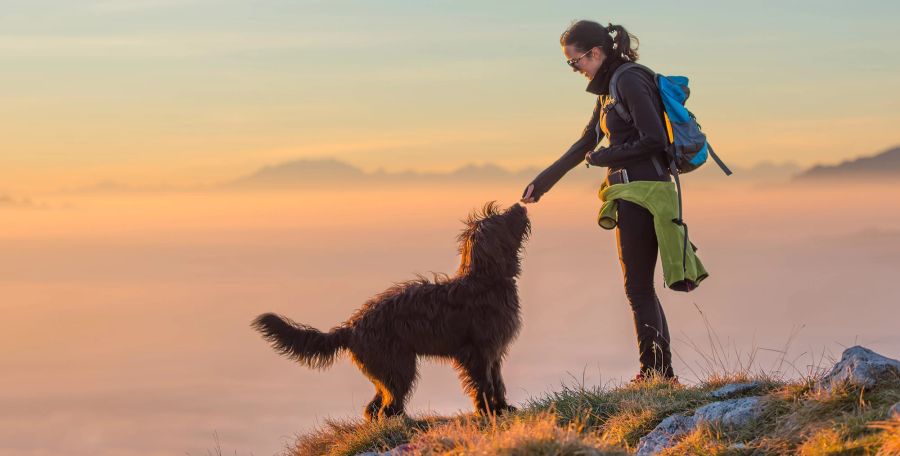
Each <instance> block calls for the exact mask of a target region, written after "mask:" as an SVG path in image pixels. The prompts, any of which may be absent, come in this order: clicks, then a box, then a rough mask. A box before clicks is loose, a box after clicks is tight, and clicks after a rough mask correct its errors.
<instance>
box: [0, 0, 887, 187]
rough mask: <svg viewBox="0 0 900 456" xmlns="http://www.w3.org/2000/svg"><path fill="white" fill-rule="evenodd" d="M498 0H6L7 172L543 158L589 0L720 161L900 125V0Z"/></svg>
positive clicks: (0, 130)
mask: <svg viewBox="0 0 900 456" xmlns="http://www.w3.org/2000/svg"><path fill="white" fill-rule="evenodd" d="M510 5H511V4H506V3H504V2H499V3H496V4H494V3H492V4H490V5H484V4H481V3H478V2H424V3H418V2H416V3H405V2H395V3H386V4H384V5H379V6H375V5H372V4H367V3H365V2H349V3H339V2H300V3H292V4H280V3H277V2H275V3H263V4H256V5H247V4H244V3H243V2H236V1H223V2H215V3H214V2H208V1H198V0H185V1H88V2H77V3H74V2H63V1H61V0H56V1H51V0H45V1H38V2H31V1H29V2H25V1H13V2H11V4H10V5H9V6H8V7H7V6H5V7H4V9H5V10H6V13H5V14H4V15H3V16H0V26H2V27H3V30H4V34H3V35H2V36H0V64H2V65H3V68H4V71H3V72H2V74H0V87H3V89H2V90H3V100H4V102H3V103H0V150H2V151H3V153H2V154H0V182H2V184H0V192H4V193H12V194H30V193H34V192H42V191H50V190H55V189H58V188H61V187H76V186H83V185H90V184H93V183H95V182H97V181H101V180H115V181H121V182H125V183H128V184H133V185H158V184H175V185H190V184H197V183H204V182H213V181H219V180H227V179H231V178H233V177H235V176H238V175H242V174H245V173H248V172H251V171H253V170H255V169H256V168H259V167H261V166H264V165H267V164H273V163H277V162H280V161H286V160H292V159H297V158H316V157H336V158H339V159H341V160H344V161H346V162H348V163H351V164H354V165H357V166H359V167H362V168H363V169H366V170H374V169H377V168H383V169H387V170H402V169H417V170H446V169H452V168H456V167H459V166H462V165H464V164H466V163H470V162H475V163H484V162H494V163H497V164H500V165H503V166H506V167H510V168H521V167H525V166H537V167H541V166H545V165H547V164H549V163H551V162H552V161H553V160H555V159H556V158H557V157H558V156H559V155H560V154H561V153H562V152H563V151H564V150H565V149H566V148H567V147H568V146H569V145H570V144H571V143H572V142H573V141H574V140H575V139H577V136H578V134H579V133H580V132H581V129H582V128H583V127H584V124H585V123H586V121H587V119H588V117H589V115H590V111H591V108H592V106H593V99H592V96H591V95H590V94H588V93H586V92H585V91H584V87H585V85H586V83H587V81H586V80H585V79H584V78H582V77H580V76H578V75H576V74H574V73H572V72H571V71H569V70H568V69H567V67H566V66H565V64H564V62H563V57H562V54H561V53H560V50H559V45H558V37H559V34H560V32H561V31H562V30H563V29H565V27H566V26H567V25H568V23H569V21H570V20H572V19H575V18H582V17H584V18H588V19H594V20H599V21H602V22H606V21H610V20H611V21H614V22H617V23H622V24H624V25H625V26H626V27H628V28H629V29H630V30H631V31H632V32H633V33H634V34H636V35H637V36H638V37H639V38H640V39H641V48H640V50H641V60H642V62H643V63H645V64H647V65H649V66H651V67H653V68H654V69H657V71H659V72H661V73H665V74H683V75H687V76H689V77H690V78H691V86H692V88H693V92H692V96H691V100H690V101H689V107H690V108H691V110H692V111H693V112H695V113H696V114H697V115H698V117H699V119H700V120H701V123H702V125H703V127H704V130H705V131H706V132H707V133H708V135H709V137H710V141H711V143H712V144H713V145H714V146H715V148H716V150H717V152H719V154H720V155H721V157H722V158H723V159H724V160H725V161H726V163H728V164H729V165H732V166H749V165H753V164H755V163H758V162H760V161H764V160H767V161H774V162H776V163H778V162H785V161H794V162H796V163H798V164H801V165H811V164H814V163H836V162H839V161H841V160H845V159H850V158H854V157H857V156H860V155H870V154H874V153H877V152H879V151H881V150H884V149H886V148H888V147H890V146H893V145H896V144H898V143H900V133H898V129H897V128H896V125H897V124H898V122H900V114H898V112H900V110H898V108H900V78H898V77H897V76H898V75H900V63H898V62H900V58H898V57H900V39H898V37H897V36H896V34H895V33H893V30H894V21H895V19H896V18H897V17H900V7H898V6H897V4H896V3H895V2H887V1H870V2H865V3H864V4H861V5H849V4H845V3H840V2H788V4H778V5H777V6H775V5H774V4H770V3H764V2H763V3H757V4H742V5H737V4H727V5H726V4H721V2H719V3H714V2H698V1H694V2H688V3H686V4H683V5H682V4H679V5H674V4H663V3H658V2H632V3H629V4H628V5H623V6H611V7H608V9H607V10H606V11H604V15H603V17H600V16H597V15H596V14H597V13H596V5H594V4H593V3H591V2H568V3H564V4H554V5H553V6H552V7H550V6H548V5H547V4H542V3H538V2H516V3H515V6H516V7H515V8H510V7H509V6H510ZM812 6H815V7H814V8H813V7H812Z"/></svg>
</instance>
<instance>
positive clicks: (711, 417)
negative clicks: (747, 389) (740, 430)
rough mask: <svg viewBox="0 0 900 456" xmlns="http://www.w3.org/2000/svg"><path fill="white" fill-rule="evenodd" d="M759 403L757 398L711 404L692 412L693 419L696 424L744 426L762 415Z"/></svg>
mask: <svg viewBox="0 0 900 456" xmlns="http://www.w3.org/2000/svg"><path fill="white" fill-rule="evenodd" d="M761 402H762V398H761V397H759V396H752V397H742V398H739V399H729V400H727V401H720V402H713V403H712V404H706V405H704V406H703V407H700V408H698V409H697V411H696V412H694V419H695V420H696V421H697V424H700V423H704V422H716V423H719V424H721V425H723V426H728V427H741V426H745V425H747V424H749V423H750V422H751V421H753V420H755V419H756V418H759V416H760V414H762V410H763V408H762V407H760V403H761Z"/></svg>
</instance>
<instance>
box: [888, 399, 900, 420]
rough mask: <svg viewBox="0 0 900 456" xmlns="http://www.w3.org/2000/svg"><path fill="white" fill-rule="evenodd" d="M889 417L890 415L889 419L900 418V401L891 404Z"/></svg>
mask: <svg viewBox="0 0 900 456" xmlns="http://www.w3.org/2000/svg"><path fill="white" fill-rule="evenodd" d="M887 417H888V419H889V420H896V419H900V402H898V403H896V404H894V405H892V406H891V409H890V410H888V416H887Z"/></svg>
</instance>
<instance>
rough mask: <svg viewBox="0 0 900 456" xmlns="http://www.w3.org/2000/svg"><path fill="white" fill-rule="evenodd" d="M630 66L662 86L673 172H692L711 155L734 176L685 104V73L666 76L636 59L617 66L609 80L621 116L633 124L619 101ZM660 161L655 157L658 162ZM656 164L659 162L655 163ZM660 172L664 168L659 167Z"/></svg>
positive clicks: (677, 173)
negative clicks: (619, 87)
mask: <svg viewBox="0 0 900 456" xmlns="http://www.w3.org/2000/svg"><path fill="white" fill-rule="evenodd" d="M630 68H640V69H642V70H644V71H647V72H649V73H650V74H651V75H652V76H653V81H654V82H655V83H656V87H657V89H659V95H660V98H661V99H662V102H663V107H664V111H663V120H664V122H665V126H666V134H667V135H668V138H669V144H668V146H667V147H666V155H667V156H668V159H669V163H668V165H669V166H668V168H669V172H671V173H672V175H673V176H675V178H676V182H677V179H678V175H679V174H684V173H688V172H691V171H693V170H695V169H697V168H699V167H700V166H701V165H703V164H704V163H706V159H707V157H708V156H710V155H712V158H713V160H715V161H716V164H718V165H719V167H720V168H722V171H723V172H725V174H726V175H731V170H730V169H728V167H727V166H725V163H723V162H722V160H720V159H719V157H718V156H717V155H716V153H715V152H714V151H713V149H712V146H710V145H709V142H707V140H706V134H704V133H703V132H702V131H700V124H698V123H697V118H696V117H694V114H693V113H691V112H690V111H688V110H687V108H685V107H684V103H685V101H687V99H688V96H690V94H691V91H690V89H689V88H688V78H686V77H684V76H663V75H661V74H657V73H656V72H654V71H653V70H651V69H650V68H647V67H646V66H644V65H641V64H639V63H634V62H627V63H624V64H622V65H620V66H619V68H616V71H615V73H613V76H612V79H611V80H610V83H609V95H610V97H611V98H612V99H613V100H614V101H613V103H614V107H615V108H616V112H617V113H618V114H619V117H621V118H622V119H624V120H625V121H626V122H629V123H631V115H630V114H629V113H628V110H627V109H625V106H624V105H623V104H621V103H618V102H617V101H618V99H619V94H618V90H617V87H616V86H617V83H618V80H619V77H620V76H621V75H622V73H624V72H625V71H628V70H629V69H630ZM655 162H656V160H655V159H654V163H655ZM655 164H656V163H655ZM657 171H661V170H660V169H659V167H657Z"/></svg>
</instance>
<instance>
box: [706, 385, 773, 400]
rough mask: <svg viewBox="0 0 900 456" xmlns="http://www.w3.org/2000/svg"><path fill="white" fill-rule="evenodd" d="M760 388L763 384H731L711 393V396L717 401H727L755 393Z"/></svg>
mask: <svg viewBox="0 0 900 456" xmlns="http://www.w3.org/2000/svg"><path fill="white" fill-rule="evenodd" d="M760 386H762V382H746V383H730V384H728V385H725V386H723V387H721V388H719V389H717V390H715V391H713V392H711V393H709V395H710V396H711V397H714V398H716V399H726V398H729V397H731V396H736V395H738V394H743V393H746V392H748V391H753V390H755V389H757V388H759V387H760Z"/></svg>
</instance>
